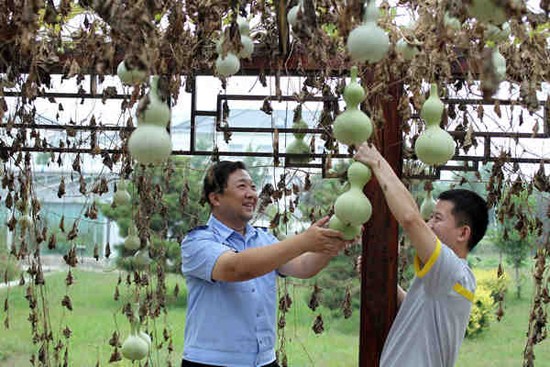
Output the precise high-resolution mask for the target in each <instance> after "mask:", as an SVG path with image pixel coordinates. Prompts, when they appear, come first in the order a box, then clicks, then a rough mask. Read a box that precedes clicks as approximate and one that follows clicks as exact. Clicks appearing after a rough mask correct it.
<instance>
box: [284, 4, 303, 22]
mask: <svg viewBox="0 0 550 367" xmlns="http://www.w3.org/2000/svg"><path fill="white" fill-rule="evenodd" d="M303 11H304V4H303V0H299V1H298V4H296V5H294V6H293V7H292V8H290V10H289V11H288V13H287V15H286V20H287V21H288V24H290V26H291V27H292V28H294V27H296V24H298V12H301V13H302V14H303Z"/></svg>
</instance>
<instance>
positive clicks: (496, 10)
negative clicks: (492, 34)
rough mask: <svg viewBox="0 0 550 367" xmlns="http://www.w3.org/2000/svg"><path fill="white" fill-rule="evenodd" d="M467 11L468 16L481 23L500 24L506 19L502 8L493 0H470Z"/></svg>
mask: <svg viewBox="0 0 550 367" xmlns="http://www.w3.org/2000/svg"><path fill="white" fill-rule="evenodd" d="M468 12H469V14H470V16H472V17H473V18H476V19H477V20H478V21H480V22H482V23H493V24H496V25H500V24H502V23H504V22H505V21H506V20H508V16H507V15H506V12H505V11H504V9H503V8H502V7H500V6H498V5H497V4H496V3H495V1H494V0H472V1H471V2H470V4H469V5H468Z"/></svg>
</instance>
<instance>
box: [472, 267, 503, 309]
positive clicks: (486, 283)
mask: <svg viewBox="0 0 550 367" xmlns="http://www.w3.org/2000/svg"><path fill="white" fill-rule="evenodd" d="M474 275H475V277H476V282H477V286H478V287H484V288H487V289H489V290H490V292H491V297H492V298H493V300H494V301H495V302H498V301H499V299H500V297H502V296H504V294H506V292H507V291H508V286H509V284H510V278H509V277H508V274H506V273H503V274H502V276H501V277H500V278H499V277H498V276H497V270H496V269H474Z"/></svg>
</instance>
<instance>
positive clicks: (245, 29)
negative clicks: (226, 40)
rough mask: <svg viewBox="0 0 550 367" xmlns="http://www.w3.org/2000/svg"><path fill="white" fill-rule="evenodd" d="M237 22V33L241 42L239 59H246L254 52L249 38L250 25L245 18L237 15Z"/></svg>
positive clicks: (252, 43)
mask: <svg viewBox="0 0 550 367" xmlns="http://www.w3.org/2000/svg"><path fill="white" fill-rule="evenodd" d="M237 24H238V25H239V33H240V34H241V44H242V45H243V47H242V48H241V50H240V51H239V55H238V56H239V57H240V58H241V59H247V58H249V57H250V56H252V53H253V52H254V42H252V38H250V25H249V24H248V21H247V20H246V18H243V17H238V18H237Z"/></svg>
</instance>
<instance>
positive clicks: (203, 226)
mask: <svg viewBox="0 0 550 367" xmlns="http://www.w3.org/2000/svg"><path fill="white" fill-rule="evenodd" d="M207 228H208V226H206V225H202V226H196V227H195V228H193V229H191V230H190V231H189V233H191V232H195V231H199V230H202V229H207Z"/></svg>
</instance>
